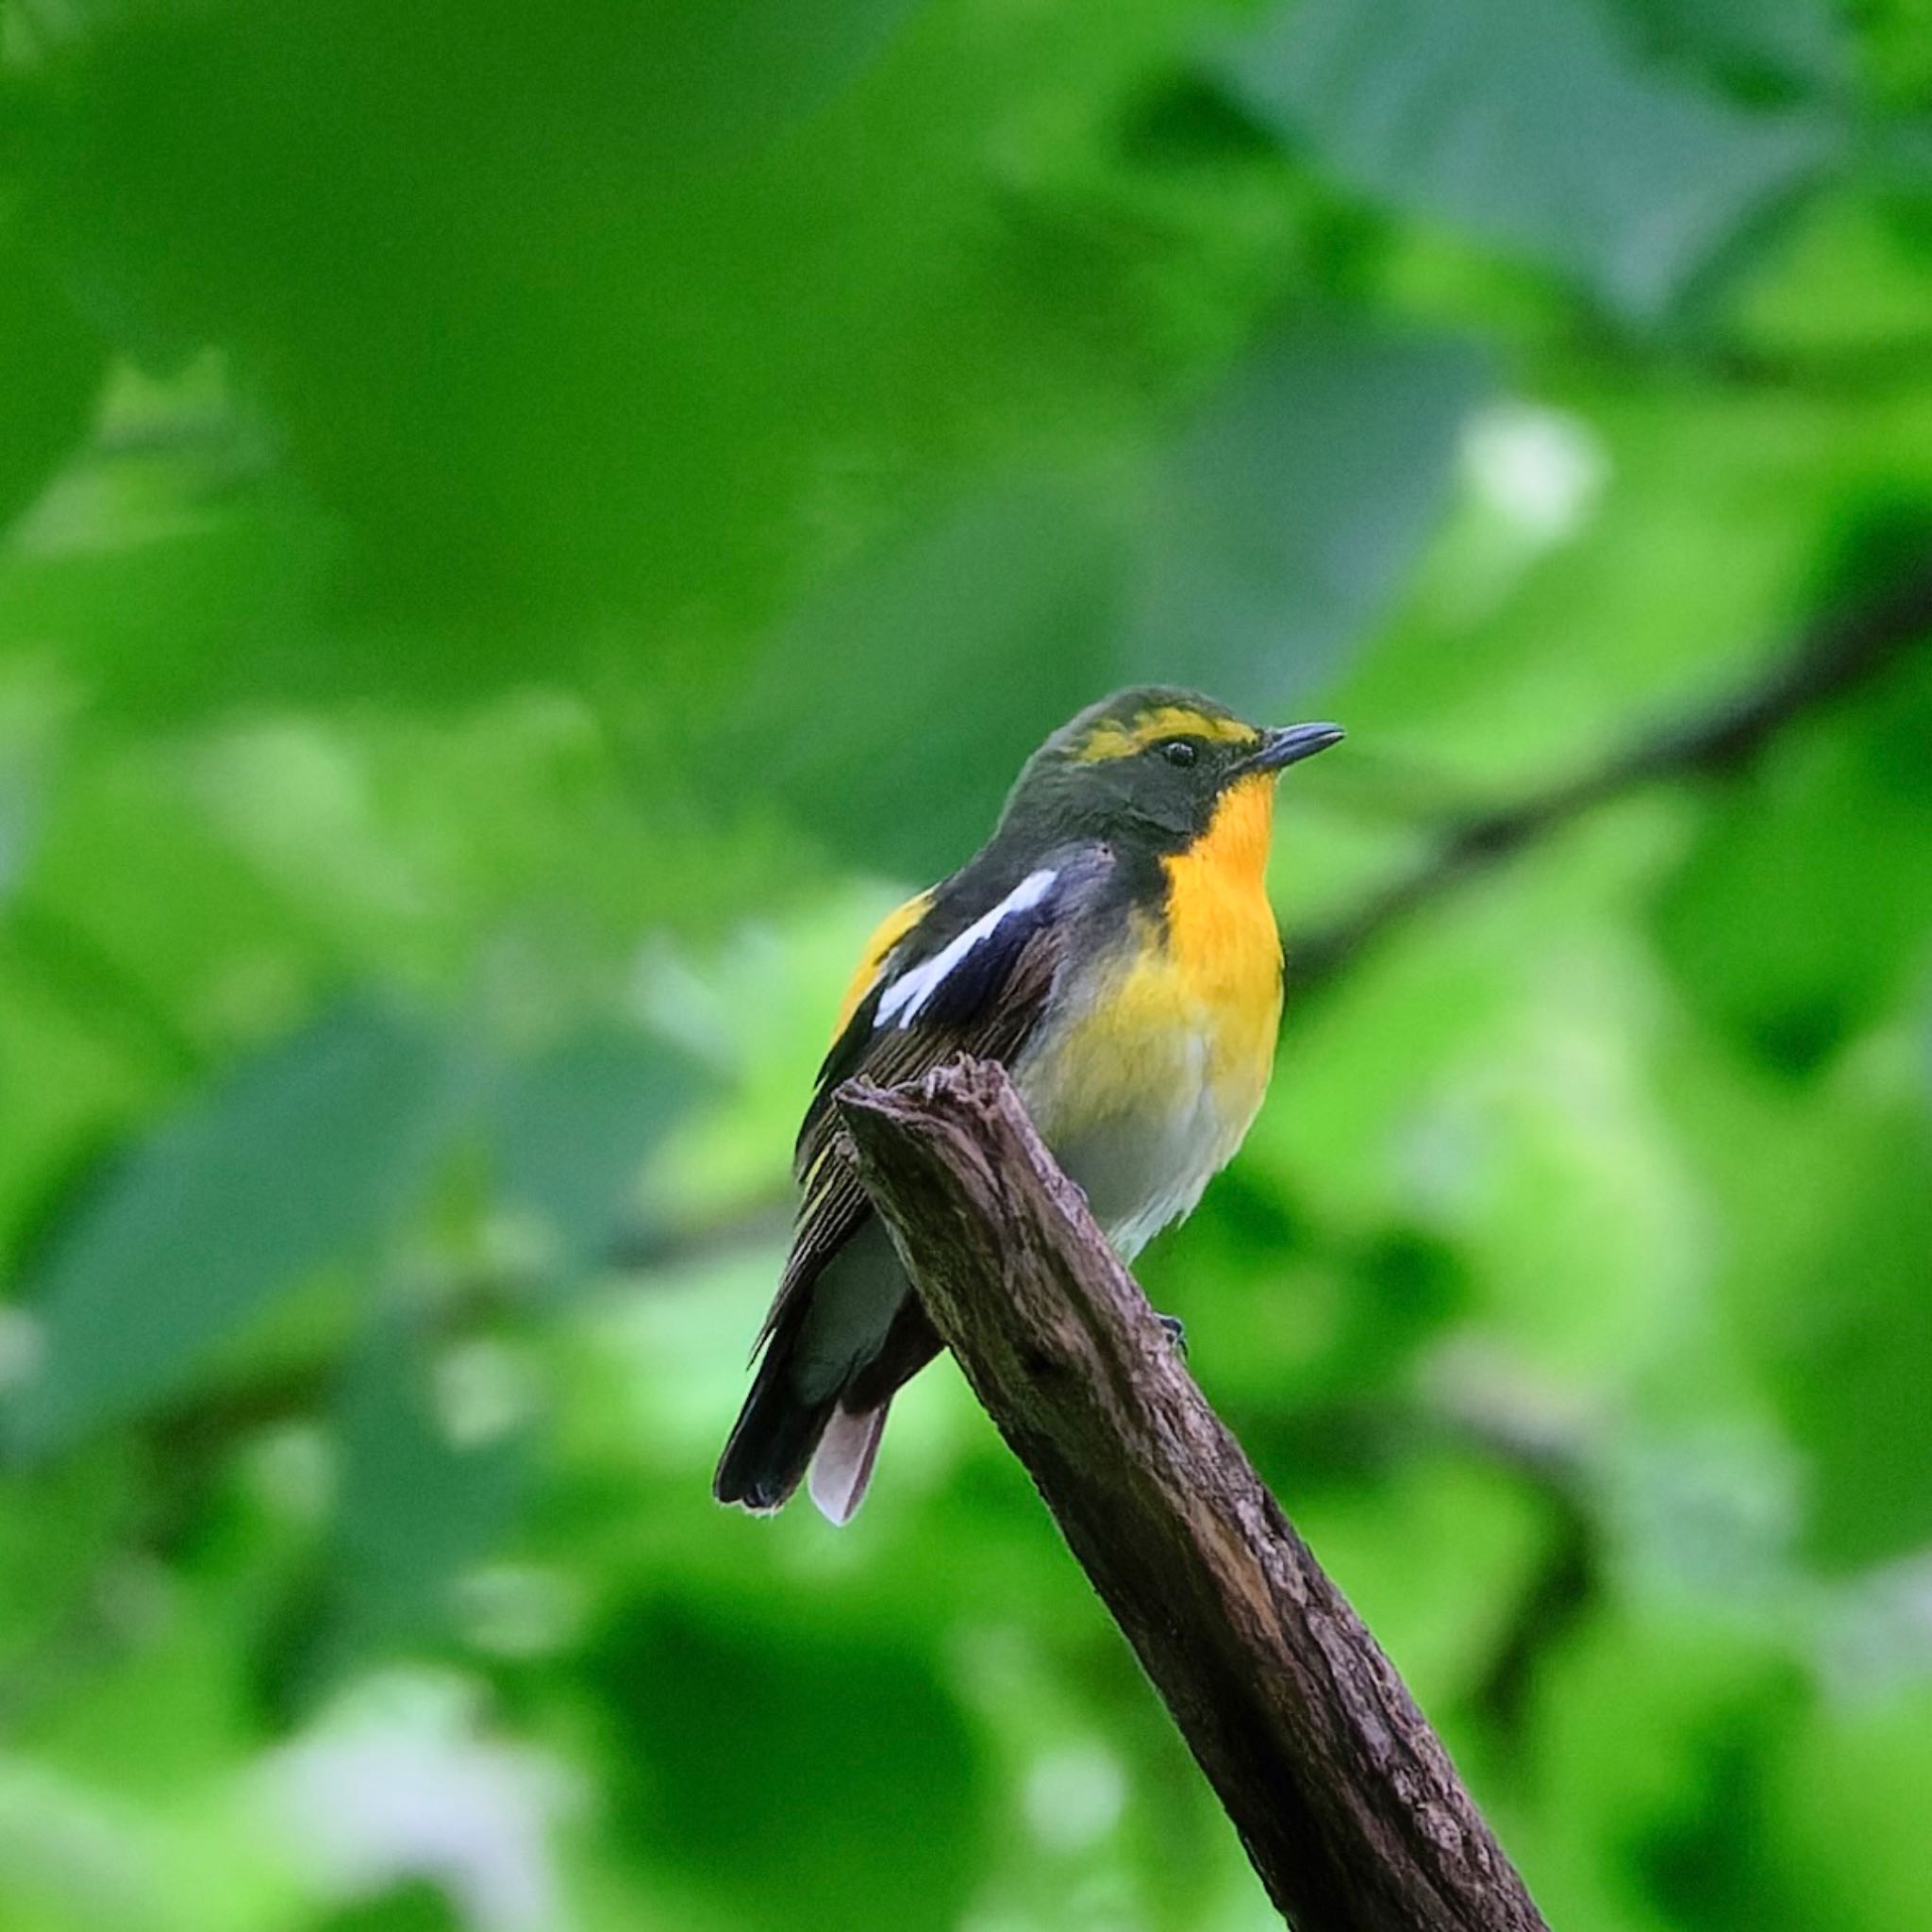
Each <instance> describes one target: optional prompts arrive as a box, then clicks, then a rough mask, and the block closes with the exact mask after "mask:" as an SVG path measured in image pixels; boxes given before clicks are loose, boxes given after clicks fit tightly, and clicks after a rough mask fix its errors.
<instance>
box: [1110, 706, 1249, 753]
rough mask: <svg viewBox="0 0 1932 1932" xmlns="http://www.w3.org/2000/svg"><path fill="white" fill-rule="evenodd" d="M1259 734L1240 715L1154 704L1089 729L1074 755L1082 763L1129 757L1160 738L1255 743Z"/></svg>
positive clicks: (1157, 741)
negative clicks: (1132, 716) (1130, 719)
mask: <svg viewBox="0 0 1932 1932" xmlns="http://www.w3.org/2000/svg"><path fill="white" fill-rule="evenodd" d="M1260 736H1261V734H1260V733H1259V732H1258V731H1257V730H1256V729H1255V727H1254V726H1253V725H1252V724H1242V723H1241V720H1240V719H1239V718H1209V717H1207V716H1205V715H1204V714H1203V713H1202V712H1200V711H1195V710H1191V709H1190V708H1188V707H1187V706H1186V705H1157V706H1156V707H1155V708H1154V709H1153V710H1151V711H1142V712H1141V714H1140V715H1139V716H1138V717H1137V718H1135V719H1134V721H1133V722H1132V723H1131V724H1119V723H1117V722H1115V721H1114V720H1112V719H1109V720H1108V722H1107V723H1106V724H1096V725H1095V726H1094V727H1093V729H1092V730H1091V732H1089V733H1088V735H1087V738H1086V741H1084V742H1083V743H1082V744H1081V746H1080V749H1079V752H1078V754H1077V757H1078V758H1079V760H1080V762H1081V763H1082V764H1083V765H1091V764H1097V763H1099V762H1100V760H1101V759H1103V758H1132V757H1133V756H1134V754H1135V753H1136V752H1142V751H1145V750H1146V749H1147V747H1148V746H1149V745H1150V744H1158V743H1159V742H1160V741H1161V740H1162V739H1163V738H1206V739H1209V740H1212V741H1215V742H1217V743H1221V744H1254V743H1256V742H1257V741H1259V739H1260Z"/></svg>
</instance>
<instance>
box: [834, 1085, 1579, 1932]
mask: <svg viewBox="0 0 1932 1932" xmlns="http://www.w3.org/2000/svg"><path fill="white" fill-rule="evenodd" d="M840 1106H841V1113H842V1115H843V1118H844V1122H845V1125H846V1127H847V1130H848V1132H849V1133H850V1136H851V1139H852V1142H853V1145H854V1148H855V1151H856V1155H857V1158H858V1164H859V1170H860V1173H861V1175H862V1177H863V1179H864V1181H865V1185H866V1188H867V1191H868V1192H869V1193H870V1194H871V1196H872V1199H873V1202H874V1206H875V1207H876V1208H878V1210H879V1212H880V1213H881V1215H882V1216H883V1217H884V1218H885V1220H886V1222H887V1224H889V1226H890V1227H891V1231H892V1237H893V1240H894V1241H895V1243H896V1244H897V1246H898V1249H899V1253H900V1256H901V1258H902V1259H903V1260H904V1262H905V1264H906V1267H907V1270H908V1274H910V1276H911V1278H912V1281H913V1283H914V1285H915V1286H916V1287H917V1289H918V1290H919V1292H920V1294H921V1296H922V1298H923V1299H924V1303H925V1307H926V1309H927V1311H928V1313H929V1314H930V1315H931V1317H932V1319H933V1323H934V1324H935V1326H936V1327H937V1328H938V1329H939V1331H940V1333H941V1336H942V1337H943V1338H944V1340H945V1341H946V1343H947V1345H948V1346H949V1347H950V1348H951V1349H952V1351H953V1354H954V1355H955V1357H957V1358H958V1361H959V1364H960V1367H961V1368H962V1369H963V1370H964V1371H965V1374H966V1377H967V1379H968V1381H969V1382H970V1383H971V1384H972V1385H973V1389H974V1392H975V1393H976V1394H977V1395H978V1397H979V1399H980V1401H981V1403H982V1404H983V1405H984V1406H985V1407H986V1409H987V1411H988V1412H989V1414H991V1417H992V1419H993V1421H994V1422H995V1423H996V1424H998V1426H999V1429H1000V1432H1001V1434H1002V1435H1004V1436H1005V1437H1006V1439H1007V1441H1008V1444H1009V1445H1010V1446H1011V1447H1012V1449H1013V1451H1014V1453H1015V1454H1016V1455H1017V1456H1018V1457H1020V1459H1021V1461H1022V1462H1023V1463H1024V1464H1025V1466H1026V1469H1027V1471H1028V1473H1029V1474H1031V1475H1032V1477H1033V1479H1034V1481H1035V1483H1037V1484H1038V1485H1039V1488H1040V1491H1041V1495H1042V1496H1043V1497H1044V1498H1045V1500H1046V1505H1047V1507H1048V1508H1049V1509H1051V1510H1052V1512H1053V1514H1054V1516H1055V1518H1056V1520H1057V1521H1058V1524H1059V1526H1060V1529H1061V1532H1062V1534H1063V1535H1064V1536H1065V1537H1066V1540H1067V1542H1068V1545H1069V1546H1070V1548H1071V1549H1072V1550H1073V1553H1074V1556H1075V1557H1076V1558H1078V1560H1079V1562H1080V1564H1081V1566H1082V1568H1083V1569H1085V1571H1086V1572H1087V1574H1088V1575H1089V1577H1090V1578H1091V1580H1092V1582H1093V1585H1094V1588H1095V1589H1096V1590H1097V1591H1099V1592H1100V1595H1101V1598H1102V1600H1103V1601H1104V1602H1105V1603H1106V1605H1107V1607H1108V1610H1109V1611H1111V1613H1112V1614H1113V1617H1114V1619H1115V1621H1116V1622H1117V1623H1118V1624H1120V1626H1121V1629H1122V1630H1123V1631H1124V1633H1125V1635H1126V1637H1127V1639H1128V1641H1129V1642H1131V1643H1132V1645H1133V1646H1134V1649H1135V1651H1136V1652H1137V1653H1138V1654H1139V1656H1140V1658H1141V1663H1142V1665H1143V1666H1144V1667H1145V1669H1146V1671H1147V1674H1148V1675H1149V1676H1150V1677H1151V1678H1152V1679H1153V1680H1154V1683H1155V1686H1156V1687H1157V1689H1158V1691H1160V1694H1161V1695H1162V1697H1163V1698H1164V1699H1165V1700H1166V1702H1167V1706H1168V1708H1169V1709H1170V1710H1171V1711H1172V1712H1173V1714H1174V1721H1175V1723H1176V1724H1178V1725H1179V1726H1180V1729H1181V1732H1182V1734H1183V1736H1184V1737H1185V1738H1186V1739H1187V1740H1188V1743H1189V1746H1190V1747H1191V1750H1192V1751H1193V1753H1194V1756H1195V1757H1196V1759H1197V1760H1198V1761H1199V1763H1200V1765H1201V1768H1202V1770H1203V1771H1204V1772H1205V1773H1206V1774H1207V1775H1208V1780H1209V1781H1210V1783H1211V1784H1212V1785H1213V1787H1214V1789H1215V1791H1216V1794H1217V1795H1218V1796H1219V1798H1220V1800H1221V1802H1222V1804H1223V1806H1224V1808H1225V1809H1226V1811H1227V1813H1228V1816H1229V1817H1230V1818H1231V1819H1232V1820H1233V1822H1234V1824H1235V1828H1236V1830H1237V1831H1238V1832H1239V1833H1240V1835H1241V1842H1242V1844H1243V1845H1244V1846H1245V1847H1246V1849H1247V1853H1248V1856H1249V1857H1250V1858H1251V1859H1252V1861H1253V1862H1254V1866H1255V1869H1256V1871H1257V1873H1258V1874H1260V1877H1261V1880H1262V1883H1263V1884H1264V1885H1265V1886H1266V1887H1267V1889H1268V1892H1269V1895H1270V1897H1271V1898H1273V1899H1274V1902H1275V1904H1276V1905H1277V1906H1278V1907H1280V1909H1281V1910H1282V1911H1283V1913H1284V1914H1286V1915H1288V1916H1289V1917H1290V1918H1291V1921H1292V1923H1293V1924H1296V1925H1297V1926H1299V1927H1301V1928H1302V1932H1532V1928H1538V1927H1541V1925H1542V1920H1541V1918H1540V1917H1539V1915H1538V1913H1537V1910H1536V1907H1535V1906H1534V1905H1533V1904H1532V1903H1531V1902H1530V1899H1529V1895H1528V1893H1527V1892H1526V1891H1525V1890H1524V1886H1523V1882H1522V1880H1521V1879H1520V1878H1519V1877H1518V1876H1517V1874H1516V1872H1515V1870H1514V1869H1513V1867H1512V1866H1511V1865H1510V1863H1509V1861H1508V1859H1507V1857H1505V1856H1504V1854H1503V1852H1502V1850H1501V1848H1500V1847H1499V1846H1498V1845H1497V1843H1496V1841H1495V1839H1494V1838H1493V1837H1492V1836H1491V1832H1490V1829H1489V1827H1488V1825H1487V1824H1485V1823H1484V1822H1483V1819H1482V1816H1481V1814H1480V1813H1479V1812H1478V1811H1477V1809H1476V1807H1475V1806H1474V1803H1473V1802H1472V1800H1471V1799H1470V1796H1469V1794H1468V1792H1467V1791H1466V1790H1464V1789H1463V1787H1462V1785H1461V1783H1460V1781H1459V1780H1458V1779H1457V1774H1456V1772H1455V1769H1454V1767H1453V1766H1452V1765H1451V1764H1450V1762H1449V1758H1448V1756H1447V1754H1446V1753H1445V1752H1444V1750H1443V1748H1442V1745H1441V1741H1440V1740H1438V1739H1437V1737H1436V1734H1435V1733H1434V1731H1433V1730H1431V1729H1430V1727H1429V1724H1428V1723H1427V1721H1426V1720H1425V1719H1424V1716H1423V1715H1422V1713H1421V1711H1420V1710H1418V1709H1417V1707H1416V1706H1415V1703H1414V1701H1413V1700H1412V1699H1411V1698H1410V1696H1409V1694H1408V1692H1407V1689H1406V1688H1405V1687H1404V1685H1403V1683H1402V1681H1401V1679H1400V1678H1399V1677H1398V1676H1397V1675H1396V1674H1395V1671H1394V1669H1393V1667H1392V1666H1391V1664H1390V1662H1389V1660H1388V1658H1387V1657H1384V1656H1383V1655H1382V1652H1381V1651H1380V1649H1379V1648H1378V1647H1377V1646H1376V1644H1375V1641H1374V1639H1373V1638H1372V1637H1371V1636H1370V1635H1369V1633H1368V1631H1367V1630H1366V1629H1365V1628H1364V1627H1363V1626H1362V1624H1361V1622H1360V1620H1359V1619H1358V1618H1357V1616H1356V1614H1355V1612H1354V1610H1353V1609H1352V1608H1351V1607H1349V1605H1348V1603H1347V1601H1346V1600H1345V1599H1344V1598H1343V1597H1342V1595H1341V1591H1338V1590H1337V1589H1336V1587H1335V1586H1334V1584H1333V1583H1331V1582H1330V1581H1329V1579H1328V1578H1327V1576H1326V1575H1325V1574H1324V1573H1323V1571H1322V1569H1321V1568H1320V1566H1319V1565H1318V1564H1317V1563H1316V1561H1315V1559H1314V1557H1312V1556H1311V1555H1310V1554H1309V1552H1308V1549H1307V1545H1306V1544H1305V1543H1304V1542H1303V1541H1302V1540H1301V1538H1300V1537H1299V1536H1297V1535H1296V1534H1295V1531H1294V1529H1293V1528H1292V1526H1291V1524H1289V1522H1288V1520H1287V1519H1286V1517H1285V1516H1284V1515H1283V1514H1282V1512H1281V1509H1280V1507H1278V1506H1277V1505H1276V1503H1275V1501H1274V1497H1273V1496H1271V1495H1270V1494H1269V1493H1268V1491H1267V1490H1266V1489H1265V1488H1264V1487H1263V1486H1262V1484H1261V1482H1260V1480H1259V1478H1258V1477H1257V1475H1256V1474H1255V1472H1254V1469H1253V1467H1252V1466H1251V1465H1250V1464H1249V1462H1248V1459H1247V1457H1245V1456H1244V1455H1243V1454H1242V1453H1241V1447H1240V1445H1239V1444H1238V1443H1237V1442H1236V1441H1234V1439H1233V1437H1232V1436H1230V1435H1229V1434H1228V1432H1227V1430H1226V1429H1225V1428H1224V1426H1223V1425H1222V1424H1221V1422H1220V1421H1219V1419H1218V1418H1217V1417H1216V1416H1215V1414H1214V1412H1213V1411H1212V1410H1211V1409H1210V1408H1209V1407H1208V1404H1207V1402H1206V1400H1205V1399H1204V1398H1203V1397H1202V1394H1201V1392H1200V1391H1199V1390H1198V1389H1197V1388H1196V1387H1195V1386H1194V1383H1193V1381H1192V1380H1191V1377H1190V1376H1189V1375H1188V1374H1187V1371H1186V1370H1185V1369H1184V1368H1183V1367H1182V1366H1181V1364H1180V1361H1179V1360H1178V1358H1177V1357H1176V1355H1175V1353H1174V1348H1173V1346H1172V1344H1171V1342H1170V1341H1169V1340H1168V1337H1167V1335H1166V1333H1165V1331H1164V1330H1163V1329H1162V1328H1161V1326H1160V1324H1159V1323H1158V1321H1157V1319H1156V1318H1155V1316H1154V1314H1153V1313H1152V1311H1151V1310H1150V1309H1149V1307H1148V1306H1147V1302H1146V1299H1145V1297H1144V1296H1143V1295H1142V1294H1141V1291H1140V1290H1139V1288H1137V1287H1136V1286H1135V1284H1134V1281H1133V1278H1132V1276H1131V1275H1129V1274H1127V1272H1126V1270H1125V1269H1124V1268H1123V1267H1122V1266H1121V1264H1120V1262H1119V1261H1118V1260H1117V1259H1116V1258H1115V1257H1114V1255H1113V1252H1112V1250H1111V1249H1110V1248H1109V1247H1108V1244H1107V1241H1106V1240H1105V1238H1104V1237H1103V1236H1102V1235H1101V1233H1100V1230H1099V1229H1098V1228H1097V1227H1096V1226H1095V1225H1094V1224H1093V1221H1092V1218H1091V1216H1090V1215H1089V1213H1088V1212H1087V1208H1086V1204H1085V1202H1084V1201H1083V1200H1082V1198H1081V1196H1080V1193H1079V1191H1078V1190H1077V1189H1076V1188H1075V1187H1074V1185H1073V1183H1071V1182H1070V1181H1069V1180H1067V1178H1066V1177H1065V1176H1064V1175H1063V1174H1061V1173H1060V1171H1059V1170H1058V1167H1056V1166H1055V1165H1054V1162H1053V1160H1052V1158H1051V1157H1050V1156H1049V1155H1048V1154H1047V1152H1046V1150H1045V1148H1044V1147H1043V1146H1042V1145H1041V1141H1040V1139H1039V1136H1038V1135H1037V1134H1036V1133H1035V1132H1034V1130H1033V1127H1032V1125H1031V1124H1030V1123H1029V1122H1028V1120H1027V1118H1026V1115H1025V1110H1024V1108H1023V1107H1022V1105H1021V1103H1020V1100H1019V1097H1018V1095H1017V1094H1016V1093H1015V1092H1014V1091H1013V1088H1012V1086H1011V1084H1010V1082H1009V1081H1008V1078H1007V1076H1006V1074H1004V1072H1003V1071H1001V1069H999V1068H998V1067H996V1066H993V1065H991V1064H989V1063H984V1062H972V1061H965V1062H960V1063H958V1064H955V1065H953V1066H949V1067H944V1068H941V1069H940V1070H939V1071H938V1072H936V1073H934V1074H930V1075H928V1076H927V1078H926V1079H925V1080H924V1082H923V1083H922V1084H921V1085H920V1086H919V1087H918V1088H917V1089H909V1088H898V1089H893V1090H891V1091H882V1090H880V1089H877V1088H874V1087H870V1086H865V1085H860V1084H854V1085H851V1086H848V1087H846V1088H845V1089H843V1090H842V1091H841V1095H840Z"/></svg>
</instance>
